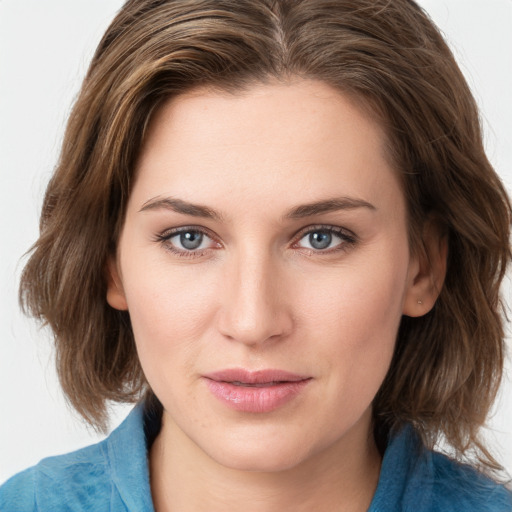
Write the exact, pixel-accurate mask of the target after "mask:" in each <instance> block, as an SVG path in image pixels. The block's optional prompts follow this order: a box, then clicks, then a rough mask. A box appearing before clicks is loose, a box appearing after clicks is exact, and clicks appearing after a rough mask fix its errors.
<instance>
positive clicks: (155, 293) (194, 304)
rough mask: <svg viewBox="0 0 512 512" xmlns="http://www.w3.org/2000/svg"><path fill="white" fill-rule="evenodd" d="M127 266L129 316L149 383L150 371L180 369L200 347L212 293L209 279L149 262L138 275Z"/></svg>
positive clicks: (210, 315) (162, 264) (163, 264)
mask: <svg viewBox="0 0 512 512" xmlns="http://www.w3.org/2000/svg"><path fill="white" fill-rule="evenodd" d="M164 259H165V258H164ZM129 264H130V262H128V264H127V265H126V272H125V275H127V276H130V279H129V280H127V281H126V282H125V283H124V287H125V294H126V298H127V303H128V310H129V314H130V319H131V324H132V329H133V332H134V337H135V343H136V346H137V351H138V354H139V358H140V360H141V364H142V367H143V369H144V371H145V373H146V376H147V377H148V379H149V380H151V375H149V373H155V372H152V368H157V367H160V366H162V365H165V366H166V367H169V365H174V364H176V365H178V364H181V365H183V364H184V361H185V360H189V359H193V358H194V354H195V353H198V351H199V348H200V347H199V343H198V341H199V339H200V337H201V336H202V334H203V333H204V330H205V328H206V326H207V325H209V323H210V322H211V318H212V316H213V308H212V305H213V304H214V300H215V297H214V287H213V286H212V283H211V282H210V281H211V277H210V278H209V277H208V275H204V274H200V273H198V272H197V270H194V269H191V268H185V267H183V268H178V269H176V268H174V269H173V268H172V267H170V266H169V265H168V264H166V262H165V261H164V262H161V261H153V262H150V261H147V265H144V266H143V267H139V268H138V269H130V268H129ZM130 270H132V271H131V272H130ZM198 275H201V278H198Z"/></svg>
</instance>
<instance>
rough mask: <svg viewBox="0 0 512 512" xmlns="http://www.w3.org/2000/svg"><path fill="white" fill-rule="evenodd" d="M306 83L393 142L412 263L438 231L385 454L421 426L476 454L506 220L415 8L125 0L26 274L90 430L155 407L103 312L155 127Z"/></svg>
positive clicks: (388, 403)
mask: <svg viewBox="0 0 512 512" xmlns="http://www.w3.org/2000/svg"><path fill="white" fill-rule="evenodd" d="M292 77H301V78H308V79H315V80H320V81H323V82H325V83H327V84H329V85H331V86H332V87H334V88H336V89H337V90H339V91H340V92H341V93H344V94H350V95H351V96H352V97H354V98H356V99H358V100H359V103H360V104H361V105H364V106H365V108H367V109H369V110H370V111H372V112H373V113H374V115H376V116H377V117H378V119H379V122H381V123H382V124H383V126H384V127H385V129H386V133H387V136H388V146H389V147H388V151H389V156H390V158H392V161H393V163H394V167H395V168H396V171H397V173H399V175H400V176H401V180H402V185H403V191H404V194H405V198H406V202H407V208H408V225H409V232H410V240H411V247H412V249H413V250H419V251H421V250H422V229H423V226H424V223H425V221H426V220H427V219H432V218H434V219H435V220H436V222H437V223H438V224H439V226H440V228H441V229H442V230H443V232H444V233H445V234H446V236H447V239H448V254H449V256H448V269H447V277H446V281H445V283H444V286H443V288H442V290H441V293H440V296H439V298H438V301H437V303H436V305H435V307H434V308H433V310H432V311H431V312H430V313H428V314H427V315H425V316H424V317H420V318H408V317H404V318H403V319H402V322H401V325H400V329H399V334H398V339H397V343H396V350H395V354H394V358H393V361H392V364H391V367H390V369H389V372H388V374H387V377H386V379H385V381H384V383H383V384H382V387H381V389H380V390H379V392H378V394H377V396H376V397H375V400H374V404H373V411H374V428H375V434H376V438H377V440H382V439H385V437H386V436H387V434H388V433H389V431H390V430H392V429H396V428H400V426H401V425H403V424H405V423H412V424H413V425H414V427H415V428H416V430H417V431H418V432H419V433H420V435H421V436H422V438H423V441H424V443H425V444H426V445H427V446H430V447H432V446H433V445H435V443H436V442H437V441H438V440H439V439H440V438H443V439H446V441H447V442H448V443H449V444H450V446H451V447H452V448H453V449H454V451H455V453H456V455H457V456H463V455H464V454H467V453H468V452H469V451H471V450H474V451H476V453H477V456H478V459H479V461H480V462H481V463H482V464H483V465H484V466H485V467H486V468H487V469H497V468H498V464H497V463H496V462H495V461H494V460H493V458H492V457H491V455H490V454H489V453H488V451H487V450H486V448H485V446H484V444H483V443H482V442H481V440H480V438H479V429H480V427H481V426H482V425H483V424H484V422H485V419H486V417H487V415H488V412H489V409H490V407H491V405H492V403H493V401H494V399H495V395H496V392H497V390H498V386H499V383H500V379H501V376H502V370H503V361H504V331H503V319H502V316H501V304H500V295H499V289H500V283H501V281H502V279H503V277H504V274H505V271H506V266H507V263H508V262H509V260H510V258H511V248H510V241H509V236H510V225H511V205H510V200H509V199H508V197H507V194H506V191H505V189H504V187H503V185H502V183H501V182H500V180H499V178H498V176H497V175H496V173H495V172H494V170H493V168H492V167H491V165H490V163H489V161H488V159H487V158H486V155H485V152H484V148H483V143H482V133H481V127H480V123H479V116H478V111H477V107H476V105H475V101H474V99H473V97H472V95H471V93H470V90H469V88H468V85H467V83H466V81H465V79H464V77H463V75H462V73H461V71H460V70H459V68H458V66H457V64H456V62H455V60H454V57H453V55H452V53H451V52H450V50H449V48H448V46H447V45H446V43H445V41H444V40H443V38H442V36H441V35H440V33H439V31H438V29H437V28H436V27H435V26H434V24H433V23H432V21H431V20H430V19H429V18H428V16H427V15H426V14H425V12H424V11H423V10H422V9H420V8H419V7H418V6H417V5H416V4H415V3H414V2H413V1H410V0H393V1H389V0H129V1H128V2H127V3H126V4H125V5H124V6H123V7H122V9H121V10H120V11H119V13H118V14H117V16H116V18H115V19H114V21H113V22H112V24H111V25H110V27H109V28H108V30H107V32H106V34H105V35H104V37H103V39H102V41H101V42H100V44H99V47H98V48H97V51H96V53H95V55H94V58H93V60H92V63H91V65H90V68H89V71H88V73H87V76H86V78H85V80H84V82H83V86H82V89H81V92H80V94H79V96H78V98H77V100H76V103H75V105H74V108H73V110H72V112H71V115H70V118H69V121H68V125H67V129H66V133H65V137H64V141H63V145H62V152H61V155H60V159H59V162H58V165H57V167H56V170H55V172H54V175H53V177H52V178H51V181H50V183H49V185H48V188H47V191H46V196H45V199H44V204H43V209H42V215H41V221H40V237H39V239H38V241H37V242H36V243H35V245H34V247H33V249H32V252H31V255H30V258H29V259H28V262H27V264H26V266H25V268H24V272H23V275H22V279H21V286H20V300H21V303H22V305H23V306H24V309H25V311H27V312H29V313H31V314H32V315H34V316H35V317H37V318H38V319H40V320H42V321H43V322H45V323H47V324H48V325H49V326H50V327H51V328H52V330H53V332H54V337H55V345H56V355H57V368H58V374H59V378H60V382H61V384H62V387H63V389H64V392H65V393H66V395H67V397H68V398H69V400H70V402H71V404H72V405H73V406H74V407H75V408H76V409H77V410H78V411H79V413H80V414H82V415H83V416H84V417H85V418H86V419H87V421H89V422H90V423H91V424H93V425H96V426H97V427H100V428H101V427H104V425H105V421H106V418H107V413H106V410H107V409H106V404H107V402H108V401H134V400H137V399H139V398H140V397H141V396H142V395H143V394H144V393H145V392H146V391H147V383H146V381H145V378H144V375H143V373H142V370H141V367H140V364H139V361H138V358H137V354H136V350H135V343H134V339H133V333H132V329H131V327H130V319H129V315H128V313H126V312H120V311H117V310H114V309H113V308H111V307H109V306H108V304H107V302H106V288H107V279H106V262H107V259H108V257H109V255H111V254H112V253H113V252H115V250H116V243H117V239H118V236H119V233H120V228H121V226H122V222H123V219H124V215H125V209H126V204H127V200H128V197H129V195H130V191H131V187H132V184H133V180H134V176H133V172H134V168H135V161H136V159H137V155H138V152H139V149H140V147H141V144H142V141H143V139H144V135H145V132H146V129H147V127H148V124H149V122H150V120H151V116H152V113H153V112H154V111H155V110H156V109H158V107H159V106H160V105H161V104H162V103H163V102H164V101H165V100H167V99H168V98H169V97H172V96H176V95H179V94H181V93H183V92H186V91H188V90H190V89H192V88H195V87H199V86H208V87H213V88H218V89H221V90H225V91H228V92H236V91H239V90H243V89H244V88H247V87H249V86H250V85H251V84H254V83H255V82H257V83H261V82H266V81H268V80H275V79H277V80H281V81H287V80H289V79H290V78H292Z"/></svg>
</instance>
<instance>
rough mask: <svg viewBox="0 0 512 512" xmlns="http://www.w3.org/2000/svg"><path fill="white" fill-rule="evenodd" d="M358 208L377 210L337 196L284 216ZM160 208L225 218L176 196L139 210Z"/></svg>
mask: <svg viewBox="0 0 512 512" xmlns="http://www.w3.org/2000/svg"><path fill="white" fill-rule="evenodd" d="M356 208H366V209H368V210H371V211H375V210H376V209H377V208H375V206H374V205H372V204H371V203H369V202H367V201H364V200H362V199H355V198H351V197H337V198H333V199H326V200H324V201H316V202H313V203H308V204H303V205H299V206H296V207H294V208H292V209H291V210H289V211H288V212H287V213H286V214H285V215H284V217H283V218H284V219H302V218H304V217H313V216H314V215H320V214H323V213H330V212H335V211H339V210H354V209H356ZM159 209H164V210H171V211H173V212H176V213H182V214H184V215H191V216H193V217H202V218H207V219H213V220H222V218H223V216H222V215H221V214H220V213H219V212H217V211H215V210H213V209H212V208H209V207H207V206H203V205H200V204H194V203H189V202H188V201H184V200H182V199H177V198H175V197H154V198H152V199H148V200H147V201H146V202H145V203H144V204H143V205H142V207H141V209H140V210H139V211H140V212H144V211H149V210H159Z"/></svg>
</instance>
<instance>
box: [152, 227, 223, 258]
mask: <svg viewBox="0 0 512 512" xmlns="http://www.w3.org/2000/svg"><path fill="white" fill-rule="evenodd" d="M188 231H195V232H198V233H201V234H202V235H204V236H206V237H208V238H209V239H210V240H211V241H212V242H214V243H215V244H216V245H217V247H207V248H205V249H196V250H182V249H179V248H177V247H175V246H174V245H172V244H171V243H170V240H171V239H172V238H173V237H175V236H176V235H179V234H180V233H186V232H188ZM155 241H156V242H158V243H161V244H162V245H163V246H164V247H165V249H166V250H168V251H169V252H171V253H173V254H175V255H177V256H179V257H183V258H194V257H201V256H203V255H204V254H205V253H206V252H207V251H210V250H216V249H218V248H220V247H221V246H222V244H221V242H220V241H219V239H218V237H217V236H216V235H214V234H213V233H212V232H211V231H210V230H209V229H207V228H205V227H204V226H195V225H185V226H177V227H173V228H167V229H165V230H164V231H161V232H160V233H158V234H157V235H156V236H155Z"/></svg>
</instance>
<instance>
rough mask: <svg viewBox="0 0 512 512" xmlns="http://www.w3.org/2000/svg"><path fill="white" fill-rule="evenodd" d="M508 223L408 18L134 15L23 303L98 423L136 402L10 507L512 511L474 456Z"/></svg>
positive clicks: (442, 73) (84, 124)
mask: <svg viewBox="0 0 512 512" xmlns="http://www.w3.org/2000/svg"><path fill="white" fill-rule="evenodd" d="M510 218H511V207H510V202H509V200H508V198H507V195H506V193H505V191H504V189H503V186H502V185H501V183H500V181H499V179H498V178H497V176H496V175H495V173H494V171H493V170H492V168H491V166H490V164H489V163H488V161H487V159H486V157H485V154H484V151H483V148H482V142H481V133H480V128H479V124H478V115H477V111H476V107H475V105H474V101H473V99H472V97H471V95H470V92H469V90H468V87H467V85H466V83H465V81H464V79H463V77H462V75H461V73H460V71H459V69H458V68H457V66H456V64H455V62H454V60H453V57H452V55H451V54H450V52H449V50H448V49H447V47H446V45H445V43H444V42H443V40H442V38H441V37H440V35H439V33H438V32H437V30H436V29H435V27H434V26H433V25H432V24H431V22H430V21H429V20H428V18H427V17H426V16H425V14H424V13H423V12H422V11H421V10H420V9H419V8H418V7H417V6H416V4H414V3H413V2H411V1H406V0H397V1H396V2H393V3H391V2H387V1H377V2H376V1H371V2H370V1H365V0H358V1H354V0H351V1H348V0H346V1H341V0H340V1H337V2H332V1H323V0H315V1H312V0H304V1H293V2H291V1H285V0H283V1H263V0H259V1H256V0H245V1H237V2H232V1H218V0H217V1H199V2H192V1H160V2H151V1H149V0H148V1H144V0H137V1H129V2H127V3H126V5H125V6H124V8H123V9H122V10H121V12H120V13H119V15H118V16H117V17H116V19H115V20H114V22H113V23H112V25H111V26H110V28H109V29H108V31H107V33H106V34H105V36H104V38H103V40H102V42H101V43H100V45H99V48H98V50H97V52H96V55H95V57H94V59H93V62H92V64H91V67H90V70H89V73H88V75H87V77H86V80H85V82H84V85H83V89H82V92H81V95H80V97H79V98H78V100H77V102H76V105H75V107H74V110H73V112H72V114H71V117H70V120H69V124H68V128H67V132H66V137H65V140H64V143H63V150H62V155H61V160H60V163H59V167H58V169H57V170H56V172H55V175H54V176H53V178H52V180H51V182H50V184H49V187H48V189H47V194H46V198H45V202H44V206H43V213H42V219H41V236H40V238H39V240H38V242H37V243H36V246H35V248H34V251H33V253H32V256H31V258H30V260H29V262H28V264H27V266H26V268H25V271H24V274H23V278H22V284H21V297H22V300H23V302H24V304H25V307H26V308H27V309H28V310H29V311H30V312H31V313H32V314H34V315H35V316H36V317H38V318H40V319H42V320H44V321H45V322H47V323H48V324H49V325H50V326H51V327H52V329H53V331H54V333H55V341H56V347H57V357H58V365H59V372H60V373H59V375H60V378H61V383H62V386H63V388H64V390H65V392H66V393H67V395H68V397H69V399H70V401H71V403H73V405H74V406H75V408H76V409H77V410H78V411H79V412H80V413H81V414H82V415H83V416H84V417H85V418H87V419H88V420H89V421H90V422H91V423H92V424H94V425H96V426H101V425H103V424H104V422H105V419H106V408H105V404H106V401H107V400H114V401H129V400H133V401H139V404H138V405H137V406H136V408H135V409H134V411H133V412H132V413H131V414H130V416H129V417H128V418H127V420H126V421H125V422H124V423H123V424H122V425H121V427H119V428H118V429H117V430H116V431H114V432H113V433H112V434H111V435H110V437H109V438H108V439H107V440H106V441H104V442H103V443H100V444H98V445H94V446H92V447H89V448H86V449H84V450H81V451H79V452H75V453H73V454H69V455H66V456H62V457H56V458H51V459H47V460H45V461H42V462H41V463H40V464H39V465H38V466H36V467H34V468H31V469H29V470H27V471H26V472H24V473H21V474H20V475H18V476H16V477H14V478H13V479H12V480H10V481H9V482H7V483H6V484H5V485H4V486H3V487H2V489H1V490H0V505H1V507H3V508H5V509H6V510H64V509H66V507H67V508H70V509H72V510H152V509H153V508H154V509H155V510H157V511H165V510H238V509H242V507H243V509H244V510H283V509H285V510H287V509H290V510H292V509H293V510H312V509H315V510H338V509H341V510H372V511H376V510H393V511H395V510H490V511H505V510H511V509H512V504H511V498H510V494H509V492H508V491H507V490H506V489H505V488H504V487H502V486H500V485H498V484H496V483H495V482H494V481H493V480H492V479H491V478H489V477H488V476H484V473H485V472H487V473H488V474H489V475H492V472H493V471H496V470H498V469H499V468H498V465H497V463H496V462H495V461H494V460H493V459H492V457H491V455H490V454H489V453H488V452H487V450H486V448H485V446H484V445H483V444H482V442H481V441H480V439H479V437H478V431H479V428H480V427H481V425H482V424H483V422H484V421H485V418H486V416H487V413H488V411H489V408H490V406H491V404H492V402H493V399H494V396H495V393H496V390H497V387H498V385H499V381H500V376H501V371H502V368H503V350H504V347H503V326H502V320H501V319H500V316H499V309H500V303H499V287H500V283H501V280H502V278H503V275H504V272H505V270H506V265H507V263H508V262H509V261H510V242H509V230H510ZM142 397H143V398H142ZM141 398H142V399H141ZM441 438H443V439H445V440H446V441H447V443H448V444H449V445H450V446H451V448H452V450H453V453H454V459H459V460H463V459H464V457H465V456H468V455H469V454H470V453H471V451H474V452H475V453H476V457H477V459H476V460H477V462H474V465H475V468H471V467H470V466H461V465H459V464H458V463H457V462H455V460H451V459H448V458H446V457H444V456H442V455H440V454H437V453H435V452H432V451H431V449H432V448H433V447H434V445H435V444H436V442H437V441H438V440H439V439H441ZM477 468H478V469H480V471H478V470H477ZM1 507H0V508H1Z"/></svg>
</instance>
